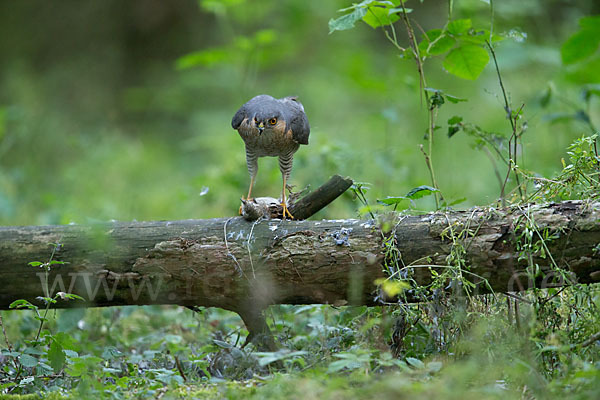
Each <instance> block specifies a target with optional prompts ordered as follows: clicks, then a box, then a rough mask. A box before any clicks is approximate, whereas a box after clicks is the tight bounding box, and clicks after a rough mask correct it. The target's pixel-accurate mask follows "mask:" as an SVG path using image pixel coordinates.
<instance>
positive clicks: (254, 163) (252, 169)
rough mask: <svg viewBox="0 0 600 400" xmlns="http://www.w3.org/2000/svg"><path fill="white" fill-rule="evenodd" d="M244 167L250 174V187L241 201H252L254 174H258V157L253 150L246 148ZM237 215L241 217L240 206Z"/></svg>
mask: <svg viewBox="0 0 600 400" xmlns="http://www.w3.org/2000/svg"><path fill="white" fill-rule="evenodd" d="M246 166H247V167H248V173H249V174H250V187H249V188H248V196H247V197H246V198H245V199H244V198H242V199H243V200H252V197H250V196H252V187H253V186H254V181H255V180H256V174H257V172H258V157H257V155H256V153H255V152H254V151H253V150H250V149H249V148H248V147H246ZM239 214H240V215H242V206H240V210H239Z"/></svg>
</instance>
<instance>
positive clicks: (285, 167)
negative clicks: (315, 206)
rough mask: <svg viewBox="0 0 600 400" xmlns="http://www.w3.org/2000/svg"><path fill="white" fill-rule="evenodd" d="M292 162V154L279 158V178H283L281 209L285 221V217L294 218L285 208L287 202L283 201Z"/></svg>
mask: <svg viewBox="0 0 600 400" xmlns="http://www.w3.org/2000/svg"><path fill="white" fill-rule="evenodd" d="M293 161H294V153H293V152H292V153H289V154H287V155H285V156H279V170H280V171H281V176H282V178H283V189H282V190H281V207H282V208H283V219H286V218H287V217H289V218H290V219H294V216H293V215H292V214H291V213H290V211H289V210H288V208H287V202H286V199H285V187H286V184H287V181H288V179H289V178H290V174H291V172H292V163H293Z"/></svg>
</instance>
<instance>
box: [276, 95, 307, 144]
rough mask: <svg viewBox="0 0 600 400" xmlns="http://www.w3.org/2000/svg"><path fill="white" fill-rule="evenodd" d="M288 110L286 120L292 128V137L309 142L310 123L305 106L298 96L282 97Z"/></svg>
mask: <svg viewBox="0 0 600 400" xmlns="http://www.w3.org/2000/svg"><path fill="white" fill-rule="evenodd" d="M281 102H282V103H283V105H284V108H285V111H286V117H287V118H286V120H287V121H288V123H289V128H290V129H291V130H292V137H293V138H294V140H295V141H296V142H298V143H300V144H308V136H309V135H310V125H309V124H308V118H306V114H305V113H304V106H302V103H300V102H299V101H298V98H297V97H284V98H283V99H281Z"/></svg>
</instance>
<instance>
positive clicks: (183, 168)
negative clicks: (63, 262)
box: [0, 0, 600, 225]
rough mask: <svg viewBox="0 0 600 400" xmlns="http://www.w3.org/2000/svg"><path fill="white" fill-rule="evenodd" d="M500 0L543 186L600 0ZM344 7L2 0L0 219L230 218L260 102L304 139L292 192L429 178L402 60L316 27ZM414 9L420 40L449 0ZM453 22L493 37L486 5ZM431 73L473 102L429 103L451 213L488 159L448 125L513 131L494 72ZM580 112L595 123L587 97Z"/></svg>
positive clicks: (399, 191)
mask: <svg viewBox="0 0 600 400" xmlns="http://www.w3.org/2000/svg"><path fill="white" fill-rule="evenodd" d="M411 3H412V2H411ZM495 3H496V4H495V14H494V25H495V26H494V29H495V31H497V32H504V33H509V32H510V35H509V36H512V39H507V40H504V41H503V42H501V43H499V44H498V47H497V56H498V61H499V64H500V68H501V70H502V73H503V78H504V83H505V85H506V87H507V91H508V94H509V96H510V100H511V102H512V103H513V104H514V105H515V106H516V107H518V106H519V105H520V104H525V119H526V120H527V122H528V126H529V129H528V131H527V132H526V134H525V136H524V138H523V148H522V156H523V157H522V159H521V160H522V161H521V164H522V165H521V166H522V167H524V168H527V169H530V170H532V171H536V172H537V173H539V174H541V175H544V176H551V175H552V174H554V173H555V172H557V171H559V170H560V169H561V168H562V165H561V158H562V157H565V148H566V146H567V145H568V144H569V143H570V142H572V140H573V139H575V138H577V137H580V136H581V135H582V134H586V135H587V134H590V128H589V127H588V126H587V125H586V124H585V123H582V122H577V121H573V120H570V121H567V122H564V123H554V124H551V123H549V122H548V121H547V120H546V116H547V115H549V114H552V113H557V112H565V113H572V112H575V111H577V109H578V108H579V107H581V99H580V91H581V87H582V85H583V84H586V83H594V82H595V83H598V82H600V74H598V73H597V72H594V70H593V69H589V70H577V71H575V69H576V68H577V67H570V68H565V67H564V66H562V65H561V60H560V45H561V43H563V42H564V41H565V40H566V38H568V37H569V36H570V35H572V34H573V33H574V32H575V31H576V30H577V19H578V18H580V17H581V16H585V15H590V14H598V13H600V3H598V2H596V1H592V0H581V1H558V0H552V1H526V2H523V1H514V0H506V1H502V2H495ZM349 5H350V2H349V1H341V0H338V1H326V2H324V1H306V0H283V1H280V0H269V1H260V2H259V1H244V0H223V1H217V0H203V1H199V2H198V1H194V0H176V1H169V2H166V1H160V0H136V1H126V2H123V1H118V0H105V1H80V0H77V1H75V0H63V1H60V2H43V1H31V0H22V1H19V2H15V1H9V0H2V1H0V54H1V57H0V224H2V225H17V224H18V225H37V224H65V223H71V222H75V223H85V222H91V221H106V220H110V219H116V220H134V219H136V220H156V219H184V218H209V217H224V216H230V215H235V214H236V213H237V209H238V205H239V198H240V196H241V195H242V194H245V193H246V191H247V185H248V183H249V178H248V173H247V170H246V164H245V154H244V147H243V142H242V140H241V139H240V138H239V136H238V135H237V132H235V131H234V130H232V129H231V126H230V120H231V117H232V116H233V114H234V112H235V111H236V110H237V109H238V107H239V106H240V105H241V104H243V103H244V102H245V101H247V100H248V99H250V98H251V97H253V96H255V95H257V94H261V93H268V94H271V95H273V96H276V97H282V96H286V95H298V96H299V97H300V100H301V101H302V102H303V103H304V106H305V109H306V112H307V115H308V117H309V120H310V123H311V127H312V131H311V139H310V145H309V146H303V147H302V148H301V149H300V150H299V151H298V152H297V153H296V158H295V167H294V171H293V174H292V179H291V183H292V184H293V185H296V189H301V188H303V187H305V186H306V185H311V187H312V188H315V187H317V186H318V185H320V184H321V183H323V182H324V181H325V180H326V179H328V178H329V176H331V175H333V174H336V173H337V174H342V175H348V176H350V177H352V178H353V179H355V180H356V181H360V182H369V183H370V184H371V187H372V189H371V191H370V192H369V199H370V200H371V201H374V200H375V199H377V198H382V197H385V196H397V195H403V194H405V193H406V192H408V191H409V190H410V189H412V188H413V187H415V186H419V185H423V184H430V182H429V174H428V171H427V168H426V166H425V163H424V161H423V157H422V154H421V152H420V151H419V147H418V145H419V143H423V142H424V139H423V135H424V132H425V129H426V126H427V112H426V107H425V106H424V105H423V102H422V99H421V95H420V89H419V85H418V76H417V73H416V68H415V65H414V62H413V61H411V60H402V59H400V58H399V57H398V53H397V51H396V50H395V49H394V48H393V46H392V45H391V44H390V43H389V42H387V41H386V40H385V37H384V36H383V33H382V31H381V30H373V29H371V28H370V27H369V26H367V25H366V24H363V23H359V24H357V28H356V29H353V30H350V31H343V32H336V33H334V34H331V35H330V34H328V27H327V22H328V20H329V19H330V18H332V17H336V16H339V15H340V14H338V13H337V12H336V10H338V9H339V8H343V7H347V6H349ZM410 5H411V7H413V8H414V12H413V13H412V17H413V18H414V20H416V21H418V23H419V25H420V26H421V27H422V28H423V29H424V30H427V29H431V28H441V27H442V26H443V25H444V23H445V21H446V20H447V2H445V1H426V2H424V3H423V4H421V3H420V2H416V1H415V2H414V3H412V4H410ZM454 17H455V18H460V17H469V18H472V19H473V21H474V25H475V26H481V27H485V28H489V22H490V11H489V4H487V3H486V2H484V1H480V0H467V1H456V2H455V9H454ZM401 40H402V41H404V43H407V42H406V39H405V38H403V39H401ZM426 68H427V71H426V72H427V74H428V84H429V86H431V87H434V88H437V89H442V90H444V91H445V92H446V93H450V94H452V95H455V96H458V97H462V98H468V99H469V101H467V102H464V103H459V104H456V105H454V104H447V105H444V106H443V107H442V109H441V110H440V116H439V123H440V125H441V126H442V129H441V130H439V131H437V132H438V133H437V136H436V141H435V148H434V162H435V167H436V171H437V174H438V182H439V184H440V187H441V189H442V191H443V192H444V195H445V197H446V199H448V200H450V201H451V200H453V199H457V198H462V197H466V198H467V201H466V202H465V203H463V204H461V207H463V206H464V207H467V206H470V205H474V204H479V205H481V204H488V203H490V202H493V201H495V200H496V198H497V197H498V194H499V188H498V183H497V181H496V179H495V177H494V172H493V169H492V167H491V164H490V163H489V160H488V159H487V157H486V155H485V154H484V153H482V152H481V151H478V150H477V149H474V148H472V146H470V143H471V141H470V140H469V139H468V138H467V137H466V136H465V135H464V134H463V133H460V134H457V135H456V136H455V137H453V138H451V139H449V138H448V137H447V136H446V134H445V121H446V120H447V119H448V118H450V117H451V116H453V115H462V116H463V117H464V119H465V121H468V122H472V123H475V124H477V125H479V126H481V127H482V128H484V129H487V130H489V131H493V132H498V133H502V134H504V135H508V134H509V133H510V127H509V123H508V121H507V120H506V119H505V112H504V110H503V101H502V95H501V92H500V90H499V85H498V81H497V77H496V73H495V71H494V69H493V68H492V66H491V65H488V66H487V67H486V70H485V71H484V72H483V74H482V75H481V77H480V78H479V80H477V81H466V80H462V79H459V78H457V77H455V76H452V75H449V74H447V73H445V72H443V70H442V67H441V60H430V61H428V64H427V67H426ZM548 90H551V92H552V93H553V96H552V98H551V101H550V102H549V103H548V104H546V103H545V102H544V101H541V99H544V98H546V99H547V97H544V95H545V94H548V93H549V92H548ZM590 108H591V109H590V110H588V111H589V113H590V116H591V117H592V120H594V122H595V123H596V126H599V124H598V122H597V121H598V120H599V119H600V118H599V110H598V108H599V107H598V103H597V102H596V103H591V106H590ZM280 179H281V176H280V173H279V169H278V167H277V162H276V159H274V158H270V159H261V161H260V169H259V175H258V182H257V185H256V189H255V191H254V194H255V195H257V196H267V195H270V196H276V195H278V193H279V190H280V189H279V188H280V184H281V183H280V182H281V181H280ZM427 201H428V200H425V202H424V203H423V205H422V207H423V208H427V207H430V206H431V205H430V204H428V203H427ZM358 207H359V206H358V204H357V203H356V202H354V201H353V200H352V196H351V195H349V194H348V195H345V196H344V197H343V198H342V199H341V200H338V201H337V202H336V203H334V204H333V205H332V206H330V207H329V208H327V209H326V210H324V211H322V212H321V213H319V214H317V216H316V218H319V217H321V218H324V217H335V218H343V217H353V216H356V215H357V211H356V210H357V209H358Z"/></svg>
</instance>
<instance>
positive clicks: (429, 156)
mask: <svg viewBox="0 0 600 400" xmlns="http://www.w3.org/2000/svg"><path fill="white" fill-rule="evenodd" d="M400 4H401V5H402V11H403V12H402V21H403V22H404V25H405V26H406V32H407V34H408V39H409V42H410V48H411V50H412V52H413V55H414V57H415V62H416V63H417V71H418V72H419V83H420V86H421V96H425V103H426V104H427V112H428V113H429V121H428V124H427V142H428V149H427V153H425V151H423V148H422V147H421V151H423V153H424V155H425V163H426V164H427V169H429V175H430V177H431V184H432V186H433V187H434V188H436V189H439V186H438V184H437V180H436V178H435V169H434V168H433V133H434V130H435V129H434V128H435V108H434V107H432V106H431V105H430V103H431V102H430V99H429V93H428V92H427V90H426V88H427V82H426V80H425V71H424V69H423V60H422V59H421V54H420V53H419V46H418V44H417V39H416V37H415V31H414V29H413V27H412V25H411V23H410V20H409V19H408V14H407V13H406V8H405V7H404V3H400ZM422 98H423V97H421V99H422ZM434 196H435V207H436V208H438V209H439V208H440V200H443V197H442V195H441V193H440V192H439V191H438V192H435V193H434Z"/></svg>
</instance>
